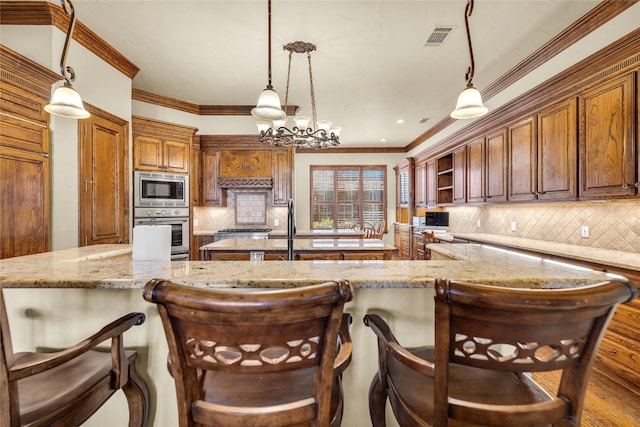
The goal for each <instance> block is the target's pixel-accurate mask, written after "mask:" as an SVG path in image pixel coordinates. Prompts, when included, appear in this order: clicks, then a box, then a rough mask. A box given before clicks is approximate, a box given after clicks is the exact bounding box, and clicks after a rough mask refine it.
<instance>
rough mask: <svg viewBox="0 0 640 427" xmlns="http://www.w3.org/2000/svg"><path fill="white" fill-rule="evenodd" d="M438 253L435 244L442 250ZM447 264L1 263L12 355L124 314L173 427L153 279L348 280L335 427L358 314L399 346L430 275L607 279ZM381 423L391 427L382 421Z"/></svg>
mask: <svg viewBox="0 0 640 427" xmlns="http://www.w3.org/2000/svg"><path fill="white" fill-rule="evenodd" d="M443 246H444V245H443ZM447 250H455V251H456V253H457V258H458V259H456V260H450V261H380V260H373V261H344V260H341V261H296V262H260V263H251V262H247V261H226V262H217V261H205V262H202V261H175V262H149V261H147V262H132V261H131V259H130V254H131V246H129V245H100V246H89V247H83V248H74V249H67V250H62V251H56V252H48V253H43V254H37V255H30V256H25V257H16V258H9V259H4V260H0V286H2V287H3V288H4V289H3V290H4V294H5V299H6V304H7V309H8V317H9V321H10V323H11V331H12V335H13V339H14V342H13V347H14V351H22V350H34V349H35V348H36V347H43V348H63V347H67V346H69V345H71V344H74V343H75V342H77V341H78V340H80V339H82V338H84V337H86V336H87V335H89V334H91V333H93V332H95V331H96V330H97V329H98V328H100V327H101V326H103V325H105V324H106V323H108V322H109V321H111V320H113V319H115V318H117V317H118V316H121V315H123V314H125V313H128V312H131V311H140V312H144V313H145V314H146V315H147V321H146V322H145V323H144V325H142V326H139V327H135V328H132V329H131V330H129V331H128V332H127V333H126V334H125V338H124V340H125V346H128V347H134V348H136V349H137V350H138V353H139V359H138V362H139V363H138V368H139V371H140V372H141V373H142V375H143V376H144V377H145V379H146V380H147V381H148V382H149V384H150V386H151V394H152V412H151V420H152V422H151V425H153V426H158V427H168V426H174V425H177V410H176V403H175V399H176V397H175V390H174V385H173V379H172V378H171V377H170V376H169V374H168V372H167V369H166V358H167V344H166V340H165V337H164V331H163V329H162V324H161V322H160V319H159V316H158V314H157V310H156V308H155V306H153V305H151V304H149V303H147V302H146V301H144V300H143V298H142V288H143V287H144V285H145V284H146V283H147V281H148V280H150V279H151V278H154V277H160V278H166V279H171V280H173V281H175V282H177V283H182V284H184V285H187V286H199V287H216V288H252V289H264V288H285V287H297V286H303V285H308V284H317V283H322V282H324V281H328V280H333V279H341V278H345V279H348V280H349V281H350V282H351V284H352V285H353V287H354V299H353V301H351V302H350V303H349V304H348V305H347V306H346V311H347V312H349V313H351V314H352V316H353V319H354V321H353V324H352V325H351V334H352V338H353V342H354V353H353V360H352V363H351V365H350V367H349V368H348V369H347V370H346V371H345V374H344V387H345V396H346V398H345V413H344V418H343V424H342V425H344V426H349V427H365V426H367V427H368V426H369V425H370V422H369V419H368V416H367V415H365V414H367V413H368V409H367V390H368V388H369V382H370V381H371V378H372V376H373V375H374V373H375V372H376V369H377V360H376V358H375V357H372V355H375V354H376V348H377V347H376V346H377V344H376V339H375V335H374V334H373V333H372V332H371V331H370V330H369V329H368V328H366V327H365V326H364V325H363V324H362V317H363V316H364V315H365V314H367V313H378V314H380V315H382V316H383V317H384V318H385V319H386V320H387V321H388V322H389V323H390V325H391V327H392V328H393V330H394V333H395V334H396V336H397V337H398V339H399V340H400V342H401V343H402V344H403V345H406V346H409V347H412V346H419V345H425V344H429V343H432V342H433V283H434V280H435V279H436V278H438V277H447V278H451V279H457V280H466V281H474V282H477V283H481V284H487V285H497V286H511V287H523V286H524V287H537V288H555V287H575V286H581V285H588V284H592V283H597V282H599V281H602V280H606V279H607V278H608V277H609V276H607V275H606V274H605V273H602V272H597V271H592V270H587V269H583V268H578V269H576V268H572V267H570V266H568V265H563V264H558V263H553V262H545V261H544V260H540V259H537V260H534V259H531V258H530V257H522V256H518V255H515V254H512V253H508V252H504V251H495V250H491V249H488V248H486V247H483V246H481V245H473V244H463V245H447ZM114 397H115V399H111V400H110V401H109V402H108V403H107V405H106V406H105V407H103V408H102V409H101V410H99V411H98V412H97V413H96V414H95V415H94V416H93V417H92V418H91V419H90V420H89V421H88V422H87V423H86V424H85V426H86V427H91V426H97V427H103V426H106V425H126V424H127V419H126V416H127V415H126V414H127V411H126V410H123V409H124V408H125V407H126V406H125V405H126V400H125V399H124V396H123V395H122V394H121V393H120V394H116V396H114ZM387 425H388V426H395V425H397V424H396V423H395V422H394V421H391V420H389V421H388V422H387Z"/></svg>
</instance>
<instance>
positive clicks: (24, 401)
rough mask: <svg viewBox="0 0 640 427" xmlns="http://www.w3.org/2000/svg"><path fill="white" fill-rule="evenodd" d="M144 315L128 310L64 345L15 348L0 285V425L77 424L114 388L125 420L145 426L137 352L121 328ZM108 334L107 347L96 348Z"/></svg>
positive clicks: (145, 390)
mask: <svg viewBox="0 0 640 427" xmlns="http://www.w3.org/2000/svg"><path fill="white" fill-rule="evenodd" d="M144 320H145V316H144V314H143V313H129V314H127V315H125V316H122V317H121V318H119V319H118V320H115V321H114V322H112V323H110V324H108V325H107V326H105V327H104V328H102V329H101V330H100V331H98V332H97V333H95V334H94V335H92V336H90V337H88V338H86V339H85V340H83V341H80V342H79V343H78V344H76V345H75V346H73V347H70V348H67V349H65V350H61V351H57V352H54V353H42V352H19V353H14V352H13V348H12V343H11V334H10V330H9V321H8V317H7V311H6V306H5V303H4V294H3V292H2V289H0V426H3V427H4V426H7V427H17V426H32V427H35V426H47V427H49V426H65V427H66V426H78V425H80V424H82V423H83V422H85V421H86V420H87V419H88V418H89V417H90V416H91V415H93V414H94V413H95V412H96V411H97V410H98V409H99V408H100V407H101V406H102V405H103V404H104V403H105V402H106V401H107V400H108V399H109V398H110V397H111V396H112V395H113V394H114V393H115V392H116V391H117V390H119V389H122V391H123V392H124V394H125V396H126V398H127V402H128V405H129V426H130V427H134V426H146V425H147V421H148V415H149V398H148V396H149V390H148V387H147V384H146V383H145V381H144V380H143V379H142V378H141V377H140V376H139V375H138V372H137V371H136V365H135V361H136V357H137V353H136V352H135V351H133V350H125V349H124V347H123V333H124V332H125V331H127V330H128V329H129V328H131V327H132V326H134V325H141V324H142V323H144ZM78 322H82V319H78ZM109 340H110V341H111V349H110V351H97V350H95V348H96V346H98V345H99V344H101V343H103V342H106V341H109Z"/></svg>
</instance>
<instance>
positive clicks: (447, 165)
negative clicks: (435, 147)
mask: <svg viewBox="0 0 640 427" xmlns="http://www.w3.org/2000/svg"><path fill="white" fill-rule="evenodd" d="M436 200H437V204H439V205H446V204H449V203H451V202H453V154H451V153H449V154H446V155H444V156H442V157H439V158H438V159H437V160H436Z"/></svg>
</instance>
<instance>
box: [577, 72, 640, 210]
mask: <svg viewBox="0 0 640 427" xmlns="http://www.w3.org/2000/svg"><path fill="white" fill-rule="evenodd" d="M634 92H635V91H634V75H633V74H628V75H625V76H622V77H619V78H617V79H613V80H610V81H607V82H606V83H604V84H601V85H599V86H596V87H594V88H593V89H591V90H589V91H586V92H584V94H582V96H580V98H579V100H580V108H579V111H580V138H579V144H580V162H579V164H580V198H582V199H587V198H600V197H621V196H622V197H624V196H633V195H634V194H636V192H637V191H638V190H637V189H636V187H635V183H636V180H635V150H634V148H635V147H634V127H633V122H634V120H633V104H634Z"/></svg>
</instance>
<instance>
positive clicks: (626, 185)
mask: <svg viewBox="0 0 640 427" xmlns="http://www.w3.org/2000/svg"><path fill="white" fill-rule="evenodd" d="M630 186H631V184H622V188H624V189H627V188H629V187H630Z"/></svg>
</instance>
